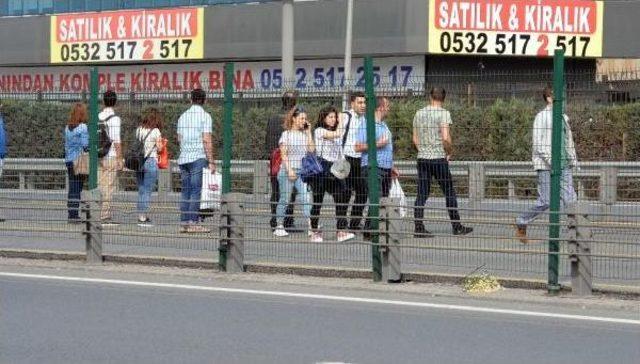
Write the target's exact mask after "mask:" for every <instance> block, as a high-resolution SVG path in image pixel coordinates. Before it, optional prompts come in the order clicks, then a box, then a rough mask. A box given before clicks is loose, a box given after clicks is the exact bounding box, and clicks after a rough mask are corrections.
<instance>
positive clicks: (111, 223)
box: [100, 217, 120, 226]
mask: <svg viewBox="0 0 640 364" xmlns="http://www.w3.org/2000/svg"><path fill="white" fill-rule="evenodd" d="M100 222H101V223H102V226H118V225H120V223H119V222H115V221H113V219H111V218H110V217H108V218H106V219H102V220H100Z"/></svg>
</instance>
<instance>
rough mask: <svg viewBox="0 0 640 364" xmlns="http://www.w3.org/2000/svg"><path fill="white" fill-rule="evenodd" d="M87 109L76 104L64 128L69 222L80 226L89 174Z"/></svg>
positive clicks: (82, 105)
mask: <svg viewBox="0 0 640 364" xmlns="http://www.w3.org/2000/svg"><path fill="white" fill-rule="evenodd" d="M88 118H89V117H88V114H87V107H86V106H85V105H84V104H80V103H78V104H75V105H73V108H72V109H71V114H70V115H69V120H68V121H67V126H66V127H65V128H64V162H65V165H66V166H67V177H68V179H69V190H68V191H67V222H69V223H70V224H78V223H80V222H81V220H80V195H81V194H82V184H83V183H84V180H85V179H86V175H87V174H88V173H89V158H88V153H87V150H88V149H89V130H88V129H87V120H88Z"/></svg>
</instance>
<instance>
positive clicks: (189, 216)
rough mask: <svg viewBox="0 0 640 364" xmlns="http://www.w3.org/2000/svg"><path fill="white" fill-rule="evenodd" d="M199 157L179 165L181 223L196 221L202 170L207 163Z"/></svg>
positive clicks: (200, 192)
mask: <svg viewBox="0 0 640 364" xmlns="http://www.w3.org/2000/svg"><path fill="white" fill-rule="evenodd" d="M208 163H209V162H207V160H206V159H204V158H201V159H198V160H196V161H193V162H191V163H186V164H181V165H180V179H181V181H182V198H181V200H180V221H181V222H183V223H188V222H196V221H198V211H199V210H200V196H201V194H202V170H203V169H204V168H205V167H206V166H207V165H208Z"/></svg>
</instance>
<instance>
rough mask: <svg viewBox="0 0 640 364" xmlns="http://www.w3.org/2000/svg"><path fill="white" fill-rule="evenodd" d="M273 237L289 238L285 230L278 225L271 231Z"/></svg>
mask: <svg viewBox="0 0 640 364" xmlns="http://www.w3.org/2000/svg"><path fill="white" fill-rule="evenodd" d="M273 235H275V236H278V237H284V236H289V233H288V232H287V230H285V229H284V226H282V225H278V226H277V227H276V229H275V230H273Z"/></svg>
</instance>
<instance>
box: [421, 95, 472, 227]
mask: <svg viewBox="0 0 640 364" xmlns="http://www.w3.org/2000/svg"><path fill="white" fill-rule="evenodd" d="M445 97H446V91H445V90H444V89H443V88H440V87H434V88H433V89H431V93H430V99H431V100H430V105H429V106H427V107H425V108H422V109H420V110H418V112H417V113H416V115H415V117H414V118H413V144H414V145H415V146H416V148H417V149H418V197H417V198H416V201H415V210H414V218H415V236H416V237H431V236H433V235H432V234H431V232H429V231H428V230H426V229H425V227H424V222H423V218H424V204H425V203H426V201H427V199H428V198H429V191H430V189H431V177H435V179H436V180H437V181H438V184H440V189H441V190H442V193H443V194H444V195H445V196H446V201H447V210H448V212H449V219H450V220H451V225H452V227H453V234H454V235H466V234H469V233H471V232H472V231H473V228H471V227H467V226H463V225H462V224H461V223H460V215H459V214H458V201H457V198H456V191H455V190H454V188H453V180H452V178H451V172H450V170H449V160H450V159H451V152H452V149H453V148H452V143H451V134H450V132H449V126H450V125H451V114H450V113H449V111H447V110H445V109H444V108H443V107H442V103H443V102H444V99H445Z"/></svg>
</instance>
